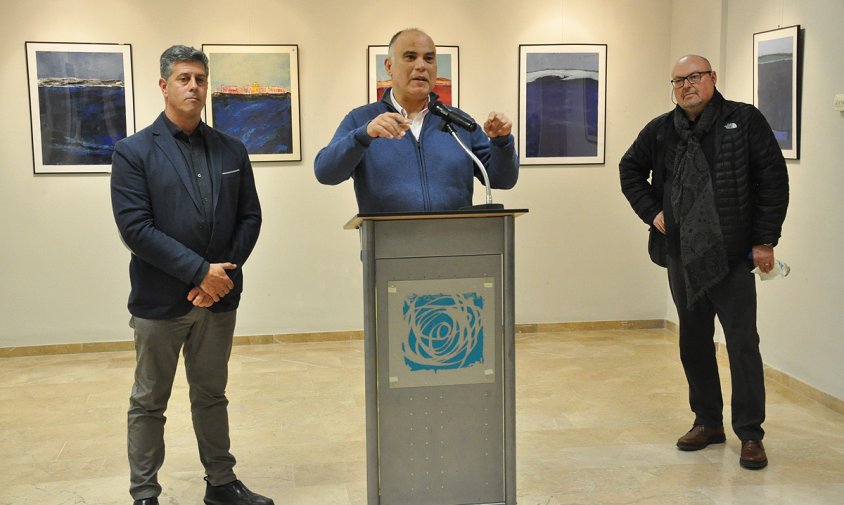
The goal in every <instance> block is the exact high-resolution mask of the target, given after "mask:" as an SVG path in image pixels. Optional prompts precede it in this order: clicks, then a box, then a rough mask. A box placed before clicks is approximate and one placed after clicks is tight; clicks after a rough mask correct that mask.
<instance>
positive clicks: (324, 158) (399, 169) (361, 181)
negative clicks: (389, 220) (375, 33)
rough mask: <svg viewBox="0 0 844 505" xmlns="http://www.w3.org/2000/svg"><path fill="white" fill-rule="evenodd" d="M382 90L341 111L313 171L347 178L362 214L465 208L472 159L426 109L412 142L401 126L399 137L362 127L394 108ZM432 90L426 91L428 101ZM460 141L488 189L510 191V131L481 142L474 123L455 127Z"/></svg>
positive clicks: (324, 178) (336, 180)
mask: <svg viewBox="0 0 844 505" xmlns="http://www.w3.org/2000/svg"><path fill="white" fill-rule="evenodd" d="M390 92H391V90H388V91H387V92H386V93H384V97H383V98H382V99H381V101H379V102H376V103H372V104H368V105H364V106H362V107H358V108H356V109H354V110H353V111H351V112H349V113H348V114H347V115H346V117H345V118H344V119H343V121H342V122H341V123H340V126H339V127H338V128H337V131H336V132H335V133H334V138H332V139H331V142H330V143H329V144H328V145H327V146H325V147H324V148H322V150H320V152H319V154H317V157H316V161H315V162H314V173H315V174H316V178H317V180H318V181H319V182H321V183H323V184H331V185H334V184H340V183H341V182H343V181H345V180H346V179H348V178H350V177H351V178H353V179H354V183H355V195H356V197H357V201H358V210H359V212H361V213H363V214H370V213H379V212H414V211H440V210H456V209H459V208H461V207H465V206H469V205H472V190H473V188H474V179H473V177H478V179H480V180H481V181H482V182H483V178H482V176H481V174H480V171H479V170H477V168H475V164H474V162H473V161H472V159H471V158H470V157H469V156H468V155H467V154H466V153H465V152H464V151H463V149H461V148H460V146H459V145H458V144H457V142H456V141H455V140H454V139H453V138H451V135H450V134H449V133H447V132H444V131H442V130H440V128H439V126H440V123H441V121H440V118H438V117H436V116H434V115H432V114H428V115H427V116H425V120H424V122H423V123H422V130H421V133H420V135H419V139H416V138H415V137H414V135H413V134H412V133H411V132H410V131H408V133H407V134H406V135H405V136H404V138H401V139H385V138H372V137H370V136H369V135H368V134H367V133H366V126H367V125H368V124H369V122H370V121H371V120H372V119H374V118H375V117H376V116H378V115H380V114H383V113H384V112H396V110H395V108H394V107H393V105H392V103H391V102H390V97H389V95H388V93H390ZM433 98H436V95H433V94H432V99H433ZM455 129H456V130H457V135H458V137H460V140H462V141H463V143H464V144H466V146H467V147H468V148H469V149H471V150H472V152H474V153H475V156H477V157H478V159H480V160H481V163H483V164H484V167H485V168H486V169H487V172H488V174H489V181H490V185H491V187H492V188H496V189H510V188H512V187H513V186H514V185H515V184H516V181H517V180H518V178H519V158H518V156H517V155H516V152H515V143H514V140H513V136H512V135H508V136H507V137H496V138H493V139H491V140H490V139H489V138H488V137H487V136H486V134H485V133H484V132H483V131H482V130H481V129H480V128H479V129H477V130H475V131H474V132H472V133H470V132H468V131H466V130H464V129H462V128H455Z"/></svg>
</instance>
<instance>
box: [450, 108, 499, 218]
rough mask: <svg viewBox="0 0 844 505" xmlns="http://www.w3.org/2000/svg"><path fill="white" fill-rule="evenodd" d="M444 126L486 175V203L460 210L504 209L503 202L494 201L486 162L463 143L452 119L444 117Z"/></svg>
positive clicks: (482, 173) (483, 174) (484, 175)
mask: <svg viewBox="0 0 844 505" xmlns="http://www.w3.org/2000/svg"><path fill="white" fill-rule="evenodd" d="M442 128H443V130H445V131H447V132H448V133H450V134H451V136H452V137H453V138H454V140H456V141H457V144H458V145H459V146H460V147H461V148H463V150H464V151H465V152H466V154H468V155H469V157H470V158H472V161H474V162H475V165H476V166H477V167H478V169H480V171H481V175H482V176H483V177H484V188H485V189H486V203H482V204H479V205H471V206H469V207H461V208H460V210H470V209H481V210H483V209H503V208H504V205H503V204H500V203H492V190H491V189H490V187H489V175H488V174H487V172H486V168H485V167H484V164H483V163H481V160H479V159H478V157H477V156H475V153H473V152H472V151H470V150H469V148H467V147H466V145H465V144H463V141H461V140H460V137H458V136H457V132H455V131H454V126H452V124H451V121H448V120H447V119H443V126H442Z"/></svg>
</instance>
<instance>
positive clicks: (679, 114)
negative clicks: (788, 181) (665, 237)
mask: <svg viewBox="0 0 844 505" xmlns="http://www.w3.org/2000/svg"><path fill="white" fill-rule="evenodd" d="M717 98H719V97H717V96H716V97H713V100H712V101H711V102H710V103H709V104H707V107H706V108H705V109H703V113H702V114H701V115H700V117H699V118H698V121H697V123H695V124H694V125H692V124H691V122H690V121H689V118H688V117H687V116H686V113H685V112H684V111H683V109H681V108H680V107H679V106H678V107H676V108H675V109H674V129H675V130H676V131H677V134H678V135H679V136H680V143H679V144H678V145H677V156H676V157H675V158H674V184H673V185H672V191H671V208H672V210H673V211H674V217H675V219H676V220H677V225H678V227H679V229H680V262H681V264H682V266H683V274H684V277H685V280H686V306H687V307H689V308H691V307H692V306H693V305H694V304H695V303H696V302H697V301H698V300H699V299H700V297H702V296H703V295H704V294H705V293H706V291H707V290H708V289H709V288H711V287H712V286H714V285H715V284H717V283H718V282H719V281H720V280H721V279H723V278H724V277H725V276H726V275H727V272H728V271H729V264H728V263H727V250H726V248H725V247H724V236H723V234H722V233H721V223H720V220H719V219H718V211H717V209H716V208H715V192H714V191H713V189H712V177H711V176H710V171H709V163H708V162H707V161H706V156H704V154H703V149H702V148H701V145H700V142H701V140H702V139H703V137H705V136H706V134H707V133H708V132H709V130H711V129H712V127H713V125H714V124H715V121H716V120H717V119H718V114H719V112H720V105H721V101H720V100H717Z"/></svg>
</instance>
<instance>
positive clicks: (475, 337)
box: [402, 293, 484, 371]
mask: <svg viewBox="0 0 844 505" xmlns="http://www.w3.org/2000/svg"><path fill="white" fill-rule="evenodd" d="M483 308H484V299H483V296H481V295H480V294H478V293H465V294H448V295H447V294H434V295H411V296H409V297H408V298H407V299H406V300H405V302H404V305H403V307H402V315H403V317H404V320H405V321H406V322H407V325H408V328H409V331H408V334H407V337H406V339H405V341H404V342H403V343H402V351H403V353H404V362H405V364H407V366H408V367H409V368H410V370H412V371H416V370H432V371H438V370H452V369H459V368H467V367H471V366H473V365H475V364H478V363H483V361H484V325H483V320H482V318H481V313H482V311H483Z"/></svg>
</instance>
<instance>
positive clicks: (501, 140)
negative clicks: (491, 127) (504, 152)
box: [489, 134, 513, 147]
mask: <svg viewBox="0 0 844 505" xmlns="http://www.w3.org/2000/svg"><path fill="white" fill-rule="evenodd" d="M489 143H490V144H492V145H494V146H496V147H507V146H509V145H510V144H512V143H513V135H512V134H510V135H502V136H501V137H492V138H491V139H489Z"/></svg>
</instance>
